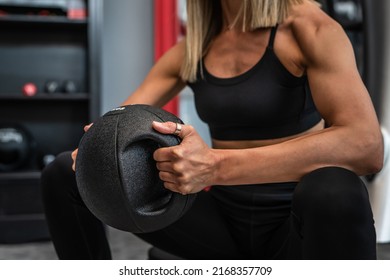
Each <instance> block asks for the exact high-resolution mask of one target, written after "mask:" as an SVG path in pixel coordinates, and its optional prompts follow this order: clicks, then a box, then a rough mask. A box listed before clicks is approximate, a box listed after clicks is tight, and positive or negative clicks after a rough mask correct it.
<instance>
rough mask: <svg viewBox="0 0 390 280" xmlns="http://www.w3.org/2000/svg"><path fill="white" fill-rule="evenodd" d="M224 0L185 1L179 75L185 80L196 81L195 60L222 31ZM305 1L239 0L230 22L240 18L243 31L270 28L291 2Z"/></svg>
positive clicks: (288, 8)
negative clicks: (183, 36) (185, 10)
mask: <svg viewBox="0 0 390 280" xmlns="http://www.w3.org/2000/svg"><path fill="white" fill-rule="evenodd" d="M220 1H223V0H187V16H188V18H187V34H186V38H185V40H186V42H185V44H186V48H185V49H186V50H185V58H184V61H183V65H182V69H181V77H182V79H183V80H185V81H190V82H193V81H195V80H196V75H197V70H198V63H199V62H200V61H201V59H202V57H203V56H204V55H205V54H206V52H207V49H208V48H209V46H210V43H211V41H212V39H213V38H214V36H216V35H217V34H218V33H219V32H221V30H222V8H221V2H220ZM304 1H305V0H242V5H241V9H240V11H239V13H238V15H237V17H236V19H235V21H234V22H233V25H234V24H236V23H237V21H238V19H239V18H242V30H243V31H244V32H245V31H247V30H254V29H256V28H260V27H271V26H275V25H276V24H277V23H280V22H282V21H283V20H284V19H285V18H286V17H287V16H288V14H289V11H290V8H291V6H292V5H294V4H300V3H303V2H304Z"/></svg>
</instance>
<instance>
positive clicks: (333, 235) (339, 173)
mask: <svg viewBox="0 0 390 280" xmlns="http://www.w3.org/2000/svg"><path fill="white" fill-rule="evenodd" d="M187 6H188V29H187V36H186V38H185V40H184V41H182V42H180V43H178V44H177V45H176V46H174V47H173V48H172V49H171V50H169V51H168V52H167V53H166V54H165V55H164V56H163V57H162V58H161V59H160V60H159V61H158V62H157V63H156V65H155V66H154V67H153V68H152V69H151V71H150V73H149V74H148V75H147V77H146V79H145V81H144V82H143V83H142V84H141V86H140V87H139V88H138V89H137V90H136V91H135V92H134V93H133V94H132V95H131V96H130V97H129V98H128V99H127V100H126V101H125V102H124V104H135V103H142V104H150V105H153V106H162V105H164V104H165V103H166V102H167V101H169V100H170V99H171V98H173V97H174V96H175V95H176V94H178V92H180V90H181V89H183V88H184V87H185V86H186V84H188V85H189V86H190V87H191V88H192V89H193V91H194V96H195V102H196V107H197V111H198V113H199V115H200V117H201V118H202V119H203V120H204V121H205V122H206V123H208V125H209V127H210V133H211V137H212V145H213V148H212V149H210V148H209V147H208V146H207V145H206V144H205V143H204V142H203V141H202V139H201V138H200V137H199V135H198V134H197V132H196V131H195V130H194V129H193V128H192V127H191V126H189V125H183V126H178V125H177V124H174V123H170V122H168V123H153V127H154V129H156V130H157V131H159V132H161V133H165V134H177V135H179V137H181V138H182V143H181V144H180V145H178V146H175V147H169V148H161V149H158V150H157V151H156V152H155V154H154V159H155V160H156V164H157V168H158V169H159V172H160V178H161V179H162V180H163V181H164V185H165V187H166V188H168V189H170V190H172V191H174V192H179V193H182V194H189V193H198V196H197V197H198V198H197V200H196V202H195V204H194V206H193V207H192V208H191V210H190V211H189V212H188V213H187V214H186V215H185V216H184V217H183V218H181V219H180V220H179V221H178V222H176V223H174V224H173V225H171V226H168V227H167V228H165V229H163V230H161V231H158V232H153V233H148V234H139V235H138V236H139V237H141V238H142V239H144V240H146V241H147V242H150V243H151V244H153V245H155V246H157V247H159V248H161V249H164V250H166V251H168V252H170V253H173V254H176V255H178V256H180V257H183V258H190V259H242V258H244V259H252V258H256V259H295V258H298V259H300V258H301V259H302V258H303V259H374V258H375V257H376V251H375V245H376V244H375V243H376V242H375V229H374V224H373V223H374V221H373V217H372V213H371V208H370V204H369V201H368V197H367V192H366V189H365V186H364V184H363V183H362V182H361V180H360V179H359V177H358V175H365V174H371V173H375V172H378V171H379V170H380V169H381V166H382V154H383V145H382V138H381V133H380V129H379V125H378V121H377V118H376V115H375V112H374V109H373V106H372V104H371V101H370V98H369V95H368V93H367V90H366V88H365V87H364V85H363V83H362V81H361V79H360V76H359V73H358V71H357V67H356V64H355V58H354V54H353V50H352V47H351V45H350V42H349V41H348V39H347V36H346V35H345V33H344V32H343V30H342V28H341V27H340V26H339V25H338V24H337V23H336V22H335V21H333V20H332V19H331V18H329V17H328V16H327V15H326V14H325V13H324V12H322V11H321V9H320V8H319V7H318V5H317V4H316V3H315V2H313V1H310V0H276V1H266V0H253V1H251V0H246V1H236V0H220V1H209V0H188V1H187ZM86 129H88V127H87V128H86ZM76 155H77V150H76V151H74V152H73V159H75V157H76ZM71 165H72V159H71V158H70V155H69V153H66V154H62V155H60V156H59V157H58V158H57V160H56V161H55V162H54V163H53V164H51V165H50V166H49V167H48V168H47V169H46V170H45V171H44V173H43V176H42V185H43V191H44V201H45V208H46V214H47V219H48V223H49V228H50V231H51V234H52V237H53V242H54V245H55V247H56V250H57V252H58V255H59V257H60V258H78V259H80V258H110V252H109V248H108V245H107V241H106V238H105V235H104V230H103V227H102V225H101V223H100V222H99V221H97V219H95V218H94V217H93V216H92V214H91V213H90V212H89V211H88V210H87V209H86V208H85V206H84V204H83V202H82V200H81V198H80V197H79V194H78V193H77V187H76V183H75V180H74V174H73V172H72V171H71V167H70V166H71ZM73 168H74V166H73ZM206 186H212V188H211V190H210V191H207V192H206V191H203V189H204V188H205V187H206ZM69 194H70V196H69Z"/></svg>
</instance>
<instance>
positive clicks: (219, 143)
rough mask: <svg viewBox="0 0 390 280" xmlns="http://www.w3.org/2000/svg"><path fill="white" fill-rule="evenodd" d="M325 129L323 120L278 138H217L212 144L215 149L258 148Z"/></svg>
mask: <svg viewBox="0 0 390 280" xmlns="http://www.w3.org/2000/svg"><path fill="white" fill-rule="evenodd" d="M322 129H324V121H323V120H321V121H320V122H319V123H318V124H316V125H315V126H313V127H312V128H310V129H308V130H306V131H304V132H302V133H299V134H296V135H291V136H287V137H282V138H277V139H266V140H245V141H242V140H240V141H225V140H216V139H212V145H213V148H214V149H249V148H257V147H264V146H269V145H275V144H279V143H283V142H285V141H288V140H291V139H294V138H297V137H300V136H303V135H306V134H309V133H312V132H316V131H320V130H322Z"/></svg>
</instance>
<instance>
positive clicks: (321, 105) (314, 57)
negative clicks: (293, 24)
mask: <svg viewBox="0 0 390 280" xmlns="http://www.w3.org/2000/svg"><path fill="white" fill-rule="evenodd" d="M305 32H306V33H305V35H302V36H301V38H300V46H301V48H302V52H303V55H304V59H305V64H306V71H307V76H308V79H309V84H310V88H311V91H312V95H313V99H314V102H315V104H316V106H317V108H318V110H319V111H320V113H321V114H322V116H323V117H324V118H325V121H326V122H327V125H329V126H333V125H335V126H343V125H351V124H354V123H357V122H360V123H361V122H363V123H365V124H366V125H367V126H371V127H373V128H374V129H375V128H377V118H376V114H375V111H374V108H373V106H372V102H371V99H370V96H369V94H368V91H367V89H366V87H365V85H364V83H363V81H362V79H361V77H360V74H359V72H358V69H357V66H356V61H355V56H354V51H353V48H352V45H351V43H350V41H349V39H348V37H347V35H346V34H345V32H344V31H343V29H342V28H341V26H340V25H339V24H337V23H336V22H333V21H329V22H325V23H320V24H319V25H318V26H314V27H312V28H307V29H306V30H305Z"/></svg>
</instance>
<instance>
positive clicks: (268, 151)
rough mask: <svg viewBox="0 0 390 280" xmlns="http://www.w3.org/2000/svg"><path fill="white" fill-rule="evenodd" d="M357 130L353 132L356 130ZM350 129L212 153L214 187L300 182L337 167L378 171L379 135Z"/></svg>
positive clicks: (333, 128) (331, 130) (380, 142)
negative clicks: (319, 171)
mask: <svg viewBox="0 0 390 280" xmlns="http://www.w3.org/2000/svg"><path fill="white" fill-rule="evenodd" d="M355 131H356V130H355ZM355 131H354V129H352V128H348V127H331V128H327V129H324V130H322V131H320V132H314V133H311V134H308V135H305V136H302V137H299V138H296V139H293V140H289V141H286V142H283V143H280V144H275V145H271V146H266V147H260V148H252V149H244V150H213V151H214V153H216V158H217V159H218V160H217V161H218V162H217V163H216V164H215V166H216V168H217V172H215V173H214V174H215V178H214V182H211V183H212V184H213V185H236V184H255V183H268V182H289V181H299V180H300V178H301V177H302V176H303V175H305V174H307V173H309V172H310V171H313V170H315V169H318V168H321V167H325V166H340V167H344V168H347V169H350V170H352V171H354V172H356V173H357V174H359V175H364V174H372V173H376V172H378V171H379V170H380V169H381V166H382V161H383V160H382V156H383V145H382V139H381V136H380V132H377V133H374V134H371V135H360V134H359V133H358V134H356V132H355Z"/></svg>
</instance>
